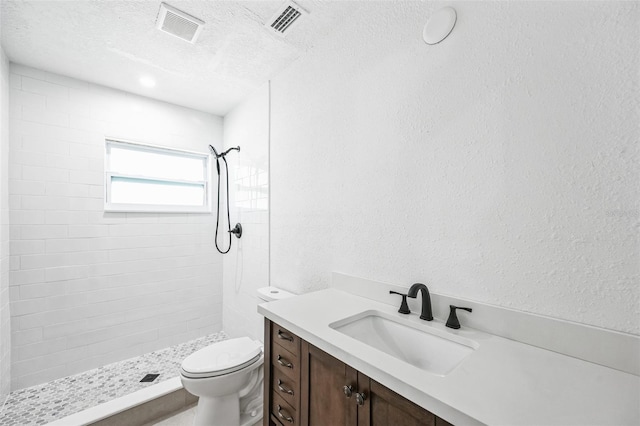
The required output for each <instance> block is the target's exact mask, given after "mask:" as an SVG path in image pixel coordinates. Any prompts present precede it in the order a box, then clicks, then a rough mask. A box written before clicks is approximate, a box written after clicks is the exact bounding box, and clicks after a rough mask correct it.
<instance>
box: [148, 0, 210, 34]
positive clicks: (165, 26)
mask: <svg viewBox="0 0 640 426" xmlns="http://www.w3.org/2000/svg"><path fill="white" fill-rule="evenodd" d="M203 25H204V22H203V21H201V20H200V19H198V18H195V17H193V16H191V15H189V14H188V13H185V12H182V11H181V10H178V9H176V8H175V7H171V6H169V5H168V4H165V3H161V4H160V12H159V13H158V20H157V21H156V28H158V29H159V30H160V31H164V32H165V33H168V34H171V35H173V36H176V37H178V38H181V39H182V40H186V41H188V42H190V43H195V42H196V39H197V38H198V35H200V32H201V31H202V26H203Z"/></svg>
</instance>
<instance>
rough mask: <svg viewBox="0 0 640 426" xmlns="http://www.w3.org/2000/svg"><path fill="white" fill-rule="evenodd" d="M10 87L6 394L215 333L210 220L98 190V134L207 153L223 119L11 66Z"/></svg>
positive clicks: (217, 289)
mask: <svg viewBox="0 0 640 426" xmlns="http://www.w3.org/2000/svg"><path fill="white" fill-rule="evenodd" d="M10 87H11V89H10V90H11V92H10V102H11V105H10V137H9V141H10V142H9V143H10V155H9V162H10V175H9V200H8V202H9V207H10V211H9V216H10V219H11V226H10V227H9V230H10V235H11V242H10V254H11V260H10V262H7V265H8V266H9V265H10V269H11V270H10V271H9V277H10V279H9V281H10V286H11V287H10V289H9V290H10V291H9V293H10V295H11V330H12V336H13V348H12V354H11V355H12V375H11V386H12V389H20V388H24V387H28V386H32V385H35V384H38V383H43V382H46V381H49V380H53V379H56V378H59V377H64V376H68V375H70V374H75V373H78V372H81V371H84V370H87V369H91V368H96V367H99V366H102V365H104V364H108V363H111V362H115V361H118V360H121V359H125V358H129V357H132V356H136V355H139V354H142V353H145V352H148V351H152V350H156V349H160V348H163V347H167V346H170V345H173V344H177V343H180V342H184V341H187V340H190V339H194V338H197V337H200V336H204V335H206V334H210V333H213V332H217V331H220V330H221V328H222V259H221V256H220V255H218V254H217V252H215V249H214V245H213V232H214V227H215V217H214V216H213V215H212V214H163V213H105V212H104V211H103V202H104V201H103V193H104V144H105V136H109V137H116V138H121V139H126V140H133V141H139V142H143V143H150V144H155V145H160V146H167V147H174V148H179V149H187V150H192V151H200V152H206V151H207V145H208V144H214V145H218V146H221V145H222V118H221V117H218V116H214V115H211V114H207V113H204V112H199V111H195V110H191V109H188V108H184V107H180V106H177V105H171V104H167V103H163V102H159V101H155V100H151V99H148V98H144V97H141V96H137V95H132V94H129V93H125V92H121V91H117V90H113V89H109V88H105V87H102V86H98V85H94V84H90V83H87V82H83V81H78V80H74V79H72V78H68V77H64V76H59V75H55V74H51V73H48V72H44V71H41V70H36V69H33V68H29V67H25V66H22V65H17V64H11V67H10ZM3 241H4V240H3ZM3 244H5V245H7V246H9V241H8V240H7V241H6V242H3ZM2 253H5V251H3V252H2ZM2 300H3V299H1V298H0V302H2ZM3 323H4V321H3ZM3 341H5V340H4V339H3Z"/></svg>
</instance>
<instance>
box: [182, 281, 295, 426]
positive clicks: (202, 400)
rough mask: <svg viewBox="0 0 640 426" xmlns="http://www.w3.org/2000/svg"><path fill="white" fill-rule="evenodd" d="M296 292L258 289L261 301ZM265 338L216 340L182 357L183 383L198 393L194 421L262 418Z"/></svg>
mask: <svg viewBox="0 0 640 426" xmlns="http://www.w3.org/2000/svg"><path fill="white" fill-rule="evenodd" d="M291 296H293V294H292V293H289V292H287V291H284V290H280V289H277V288H275V287H263V288H261V289H258V298H259V299H261V301H264V302H269V301H272V300H277V299H283V298H286V297H291ZM262 349H263V347H262V342H260V341H258V340H252V339H250V338H249V337H239V338H236V339H228V340H224V341H222V342H217V343H213V344H212V345H209V346H207V347H206V348H203V349H200V350H199V351H197V352H194V353H193V354H191V355H189V356H188V357H186V358H185V359H184V361H182V365H181V367H180V379H181V380H182V386H184V388H185V389H186V390H187V391H188V392H189V393H191V394H192V395H195V396H197V397H199V401H198V408H197V409H196V417H195V420H194V423H193V424H194V425H196V426H235V425H238V426H249V425H254V424H257V423H259V422H260V421H261V420H262V399H263V398H262V393H263V389H262V386H263V378H264V373H263V368H262V366H263V364H264V353H263V352H262Z"/></svg>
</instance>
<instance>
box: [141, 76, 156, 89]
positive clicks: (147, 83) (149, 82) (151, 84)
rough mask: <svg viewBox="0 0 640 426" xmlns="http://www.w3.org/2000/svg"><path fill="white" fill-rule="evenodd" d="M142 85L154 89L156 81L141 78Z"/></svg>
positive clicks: (150, 78)
mask: <svg viewBox="0 0 640 426" xmlns="http://www.w3.org/2000/svg"><path fill="white" fill-rule="evenodd" d="M140 84H142V85H143V86H144V87H154V86H155V85H156V80H155V79H154V78H153V77H149V76H144V77H140Z"/></svg>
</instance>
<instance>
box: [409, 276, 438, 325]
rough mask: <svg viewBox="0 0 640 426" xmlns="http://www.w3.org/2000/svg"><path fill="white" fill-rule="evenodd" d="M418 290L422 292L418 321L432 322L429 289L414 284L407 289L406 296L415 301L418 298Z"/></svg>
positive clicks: (422, 285)
mask: <svg viewBox="0 0 640 426" xmlns="http://www.w3.org/2000/svg"><path fill="white" fill-rule="evenodd" d="M418 290H421V291H422V312H421V313H420V319H423V320H427V321H431V320H433V314H432V313H431V296H430V295H429V289H428V288H427V286H426V285H424V284H420V283H415V284H414V285H412V286H411V288H410V289H409V293H407V296H409V297H411V298H413V299H415V298H416V297H418Z"/></svg>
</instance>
